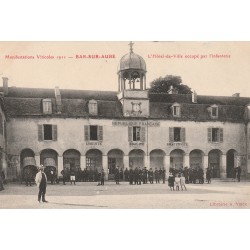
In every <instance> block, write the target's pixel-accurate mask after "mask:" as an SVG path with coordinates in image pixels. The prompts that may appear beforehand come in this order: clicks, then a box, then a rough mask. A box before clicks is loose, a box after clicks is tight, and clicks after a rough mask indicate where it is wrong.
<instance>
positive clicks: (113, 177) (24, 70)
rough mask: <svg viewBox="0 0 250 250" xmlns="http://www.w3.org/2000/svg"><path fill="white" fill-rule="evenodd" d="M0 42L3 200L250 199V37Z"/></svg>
mask: <svg viewBox="0 0 250 250" xmlns="http://www.w3.org/2000/svg"><path fill="white" fill-rule="evenodd" d="M0 47H1V54H0V74H1V81H2V84H1V87H0V91H1V96H0V104H1V105H0V143H1V145H0V149H1V151H0V157H1V165H0V172H1V175H0V176H1V177H0V190H1V192H0V208H5V209H6V208H7V209H8V208H15V209H16V208H33V209H37V208H38V209H74V208H76V209H100V208H101V209H110V208H111V209H116V208H118V209H127V208H128V209H131V208H135V209H144V208H147V209H152V208H158V209H165V208H166V209H168V208H170V209H173V208H179V209H185V208H188V209H190V208H191V209H204V208H205V209H221V208H223V209H228V208H229V209H244V208H249V207H250V198H249V192H250V182H249V180H250V179H249V178H250V123H249V121H250V89H249V82H250V75H249V66H250V59H249V54H250V43H249V42H167V41H165V42H164V41H161V42H156V41H152V42H150V41H145V42H139V41H137V42H136V41H135V42H132V41H121V42H104V41H103V42H101V41H99V42H97V41H96V42H21V41H20V42H1V43H0Z"/></svg>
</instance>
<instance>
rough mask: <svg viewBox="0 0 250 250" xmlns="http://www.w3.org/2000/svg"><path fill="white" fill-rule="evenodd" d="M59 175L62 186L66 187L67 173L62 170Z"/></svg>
mask: <svg viewBox="0 0 250 250" xmlns="http://www.w3.org/2000/svg"><path fill="white" fill-rule="evenodd" d="M61 175H62V178H63V185H66V183H65V182H66V181H67V171H66V170H64V169H63V170H62V171H61Z"/></svg>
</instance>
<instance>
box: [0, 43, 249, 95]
mask: <svg viewBox="0 0 250 250" xmlns="http://www.w3.org/2000/svg"><path fill="white" fill-rule="evenodd" d="M133 43H134V45H133V50H134V53H136V54H139V55H140V56H142V57H143V58H144V60H145V62H146V66H147V87H149V86H150V82H151V81H152V80H154V79H156V78H158V77H160V76H162V77H163V76H165V75H177V76H181V77H182V81H183V84H186V85H188V86H189V87H191V89H192V90H195V91H196V92H197V94H199V95H217V96H231V95H232V94H234V93H240V96H246V97H250V74H249V70H250V42H154V41H152V42H150V41H147V42H139V41H135V42H133ZM128 44H129V41H124V42H0V76H1V77H8V78H9V86H16V87H34V88H54V87H55V86H58V87H59V88H60V89H79V90H80V89H81V90H107V91H117V90H118V76H117V66H118V63H119V61H120V59H121V57H122V56H123V55H124V54H126V53H128V52H129V45H128ZM89 54H90V55H99V56H102V55H108V56H110V57H112V58H85V59H82V58H78V59H77V58H76V57H77V56H78V57H79V55H89ZM38 55H41V56H50V57H54V59H37V56H38ZM218 55H220V57H218ZM221 55H222V56H223V57H221ZM8 56H9V57H11V56H34V58H35V59H9V58H7V57H8ZM58 56H61V57H65V58H63V59H57V57H58ZM171 56H172V57H171ZM174 56H175V57H174Z"/></svg>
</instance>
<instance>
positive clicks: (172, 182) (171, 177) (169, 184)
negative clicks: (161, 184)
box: [168, 172, 174, 191]
mask: <svg viewBox="0 0 250 250" xmlns="http://www.w3.org/2000/svg"><path fill="white" fill-rule="evenodd" d="M168 186H169V187H170V190H171V191H174V176H173V174H172V173H171V172H170V173H169V177H168Z"/></svg>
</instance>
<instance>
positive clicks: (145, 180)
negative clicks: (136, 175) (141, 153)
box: [142, 167, 147, 184]
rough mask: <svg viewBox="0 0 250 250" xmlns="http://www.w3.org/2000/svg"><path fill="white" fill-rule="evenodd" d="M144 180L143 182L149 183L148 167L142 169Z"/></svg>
mask: <svg viewBox="0 0 250 250" xmlns="http://www.w3.org/2000/svg"><path fill="white" fill-rule="evenodd" d="M142 181H143V184H147V169H146V167H145V168H144V169H143V170H142Z"/></svg>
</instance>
